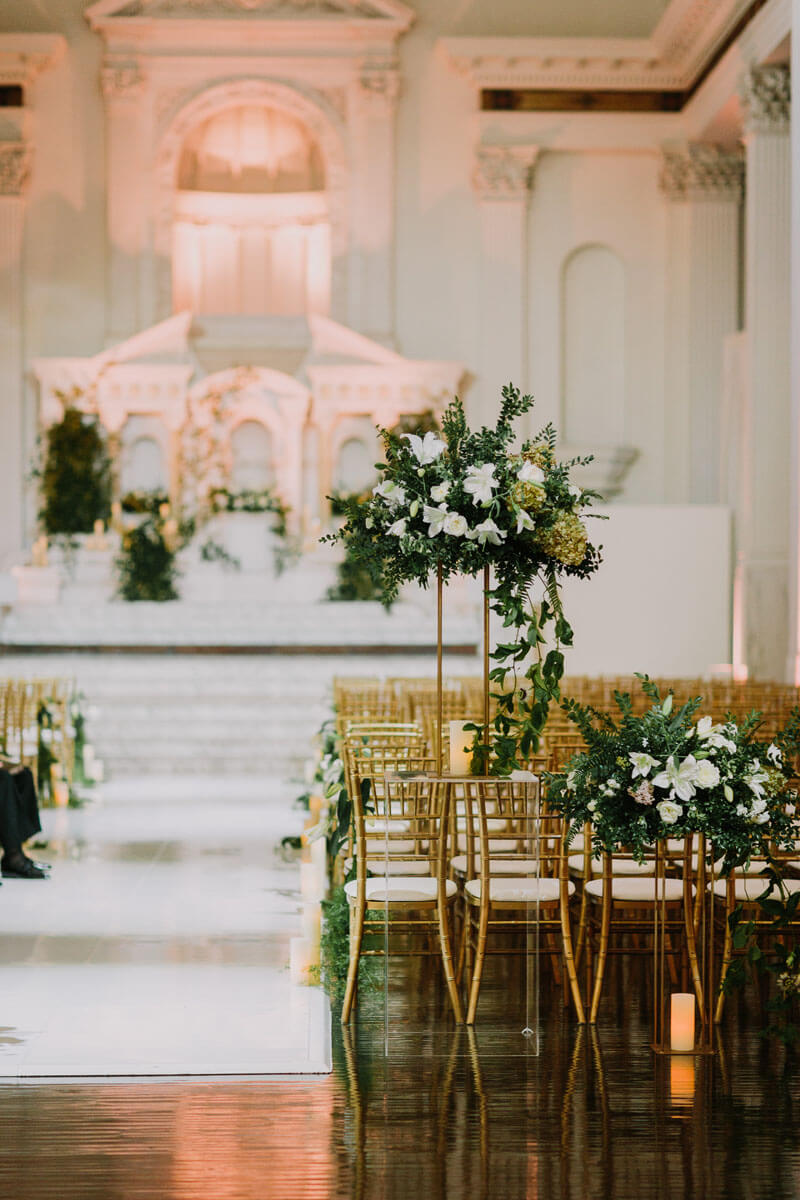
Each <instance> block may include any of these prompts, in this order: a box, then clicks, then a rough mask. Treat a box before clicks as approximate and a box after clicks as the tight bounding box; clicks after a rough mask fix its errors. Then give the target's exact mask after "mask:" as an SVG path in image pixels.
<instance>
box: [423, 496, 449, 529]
mask: <svg viewBox="0 0 800 1200" xmlns="http://www.w3.org/2000/svg"><path fill="white" fill-rule="evenodd" d="M422 519H423V521H425V522H426V523H427V526H428V537H436V535H437V534H439V533H441V532H442V530H443V529H444V523H445V521H446V520H447V505H446V504H440V505H439V506H438V507H437V508H432V507H431V505H430V504H426V505H425V507H424V508H423V510H422Z"/></svg>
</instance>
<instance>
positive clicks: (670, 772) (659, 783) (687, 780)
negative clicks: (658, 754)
mask: <svg viewBox="0 0 800 1200" xmlns="http://www.w3.org/2000/svg"><path fill="white" fill-rule="evenodd" d="M696 774H697V761H696V759H695V757H694V755H693V754H688V755H687V756H686V758H685V759H684V760H683V762H682V763H681V764H680V766H676V765H675V756H674V754H670V756H669V758H668V759H667V762H666V766H665V768H664V770H663V771H662V772H661V774H660V775H656V777H655V779H654V780H653V786H654V787H658V788H664V789H665V790H666V789H667V788H669V789H670V792H671V794H674V795H676V796H677V797H678V798H679V799H680V800H683V801H684V802H685V801H687V800H691V798H692V796H693V795H694V791H695V789H694V780H695V777H696Z"/></svg>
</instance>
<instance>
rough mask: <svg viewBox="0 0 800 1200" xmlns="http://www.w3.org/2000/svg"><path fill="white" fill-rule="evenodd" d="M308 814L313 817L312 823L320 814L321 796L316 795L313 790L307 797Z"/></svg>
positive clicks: (315, 821)
mask: <svg viewBox="0 0 800 1200" xmlns="http://www.w3.org/2000/svg"><path fill="white" fill-rule="evenodd" d="M308 815H309V816H310V817H313V819H314V824H315V825H316V823H317V821H318V820H319V819H320V817H321V816H322V796H317V795H315V794H314V793H313V792H312V793H311V795H310V796H309V797H308Z"/></svg>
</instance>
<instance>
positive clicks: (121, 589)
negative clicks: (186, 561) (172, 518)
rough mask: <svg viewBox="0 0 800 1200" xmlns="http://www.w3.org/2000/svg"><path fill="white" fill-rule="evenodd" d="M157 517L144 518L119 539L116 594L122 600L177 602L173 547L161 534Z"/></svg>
mask: <svg viewBox="0 0 800 1200" xmlns="http://www.w3.org/2000/svg"><path fill="white" fill-rule="evenodd" d="M164 524H165V523H164V521H162V520H161V518H160V515H159V514H155V515H154V516H148V517H147V518H146V520H144V521H142V522H141V524H139V525H137V526H136V527H135V528H134V529H127V530H126V531H125V533H124V534H123V535H122V549H121V552H120V554H119V557H118V558H117V562H116V567H117V574H118V593H119V595H120V596H121V597H122V599H123V600H131V601H136V600H155V601H165V600H177V599H178V590H177V588H176V586H175V582H176V577H177V567H176V564H175V556H176V553H177V545H176V544H174V542H173V541H172V540H171V539H169V538H168V537H167V536H166V534H165V530H164Z"/></svg>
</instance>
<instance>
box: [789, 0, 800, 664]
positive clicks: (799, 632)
mask: <svg viewBox="0 0 800 1200" xmlns="http://www.w3.org/2000/svg"><path fill="white" fill-rule="evenodd" d="M792 29H794V30H795V36H794V37H793V38H792V72H793V74H794V76H795V78H800V33H798V31H800V0H792ZM791 159H792V179H791V194H792V200H791V204H792V208H791V227H792V229H791V270H792V285H791V287H792V294H791V328H792V329H793V330H796V329H800V88H795V90H794V94H793V95H792V98H791ZM791 352H792V365H791V389H792V427H791V455H792V463H791V480H792V498H791V510H790V534H789V545H790V549H791V554H790V578H789V594H790V613H789V637H790V645H789V663H788V669H787V678H788V679H789V681H790V682H792V683H795V684H799V685H800V337H797V336H795V337H793V338H792V339H791Z"/></svg>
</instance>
